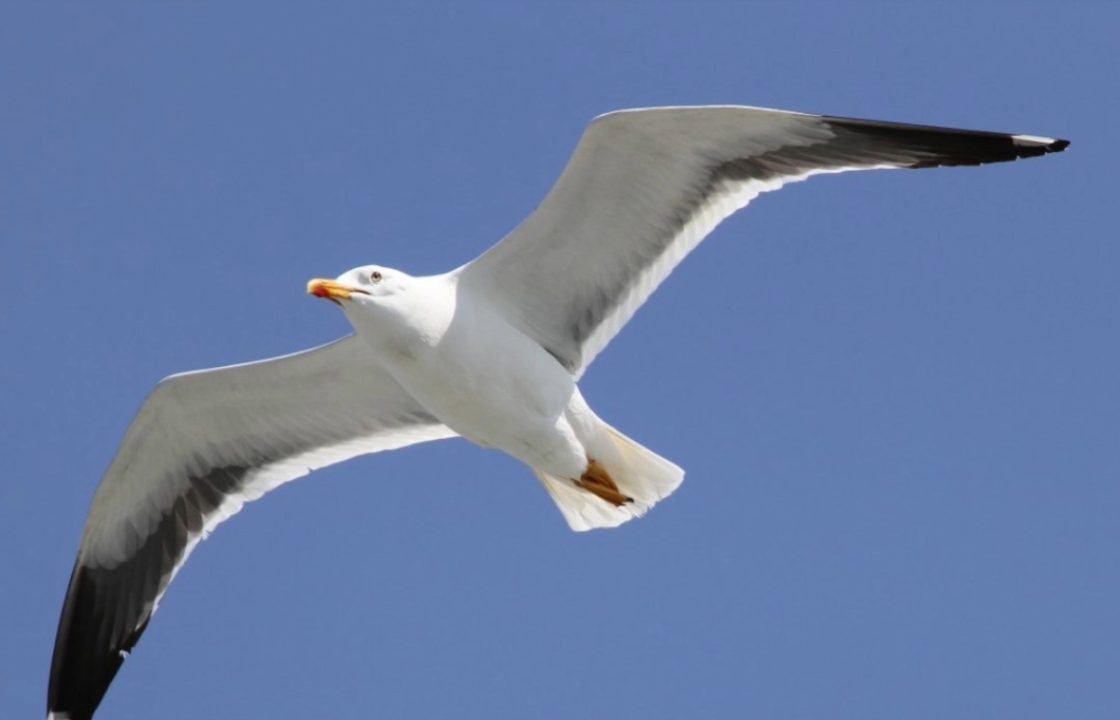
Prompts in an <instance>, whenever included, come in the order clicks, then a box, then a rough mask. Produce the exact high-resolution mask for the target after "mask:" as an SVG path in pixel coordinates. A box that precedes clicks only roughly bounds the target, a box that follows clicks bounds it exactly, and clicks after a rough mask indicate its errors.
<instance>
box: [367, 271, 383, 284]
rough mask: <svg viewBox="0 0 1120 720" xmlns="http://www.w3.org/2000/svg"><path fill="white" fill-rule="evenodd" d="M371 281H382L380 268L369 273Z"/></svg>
mask: <svg viewBox="0 0 1120 720" xmlns="http://www.w3.org/2000/svg"><path fill="white" fill-rule="evenodd" d="M369 281H370V282H371V283H379V282H381V271H380V270H374V271H373V272H371V273H370V274H369Z"/></svg>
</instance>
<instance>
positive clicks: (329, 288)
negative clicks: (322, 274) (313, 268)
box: [307, 278, 369, 302]
mask: <svg viewBox="0 0 1120 720" xmlns="http://www.w3.org/2000/svg"><path fill="white" fill-rule="evenodd" d="M354 293H361V294H362V295H368V294H369V293H367V292H366V291H365V290H360V289H358V288H354V287H350V286H349V285H343V284H341V283H336V282H335V281H334V280H324V279H323V278H315V279H314V280H312V281H311V282H309V283H307V294H308V295H314V296H315V297H321V298H326V299H327V300H334V301H335V302H338V301H339V300H349V299H350V296H351V295H353V294H354Z"/></svg>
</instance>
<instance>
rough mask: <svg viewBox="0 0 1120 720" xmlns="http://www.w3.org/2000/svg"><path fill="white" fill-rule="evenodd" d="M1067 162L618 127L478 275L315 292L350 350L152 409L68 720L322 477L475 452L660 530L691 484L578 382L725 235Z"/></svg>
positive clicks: (80, 648) (606, 119)
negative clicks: (991, 169) (779, 210)
mask: <svg viewBox="0 0 1120 720" xmlns="http://www.w3.org/2000/svg"><path fill="white" fill-rule="evenodd" d="M1068 145H1069V142H1068V141H1066V140H1059V139H1054V138H1049V137H1041V136H1036V135H1015V134H1006V133H994V132H981V131H973V130H958V129H952V128H943V127H935V126H927V125H913V124H903V123H894V122H882V121H874V120H861V119H856V118H847V117H839V116H831V115H814V114H807V113H800V112H792V111H784V110H772V109H766V108H757V107H748V106H736V105H724V106H698V107H656V108H641V109H632V110H619V111H615V112H611V113H607V114H605V115H600V116H599V117H597V118H595V119H593V120H592V121H591V123H590V124H589V125H588V127H587V128H586V130H585V131H584V133H583V135H582V137H581V139H580V140H579V142H578V144H577V146H576V148H575V151H574V153H573V154H572V156H571V158H570V159H569V161H568V163H567V165H566V167H565V168H564V170H563V172H562V173H561V175H560V177H559V178H558V180H557V181H556V182H555V184H554V185H553V187H552V188H551V190H550V191H549V192H548V194H547V195H546V197H545V198H544V200H543V201H542V203H541V204H540V205H539V206H538V207H537V208H536V209H535V210H534V211H533V212H532V213H531V214H530V215H529V217H528V218H526V219H525V220H524V221H523V222H522V223H521V224H520V225H518V226H517V227H516V228H515V229H514V230H513V231H512V232H510V233H509V234H508V235H507V236H506V237H505V238H503V239H502V240H501V241H500V242H498V243H497V244H496V245H494V246H493V247H491V248H489V249H488V250H486V251H485V252H483V253H482V254H481V255H480V256H478V257H477V258H475V259H474V260H472V261H471V262H468V263H467V264H465V265H462V266H460V267H458V268H456V269H453V270H451V271H449V272H445V273H442V274H437V275H430V276H413V275H409V274H407V273H406V272H403V271H401V270H396V269H392V268H388V267H383V266H379V265H363V266H360V267H356V268H354V269H351V270H348V271H346V272H344V273H342V274H341V275H339V276H337V277H335V278H334V279H325V278H319V279H313V280H311V281H310V282H309V283H308V286H307V292H308V293H310V295H312V296H314V297H317V298H322V299H324V300H328V301H330V302H333V303H334V304H336V305H337V306H339V308H341V310H342V312H343V313H344V314H345V316H346V318H347V320H348V321H349V322H350V324H351V326H352V328H353V330H354V333H353V334H350V335H348V336H346V337H343V338H341V339H339V340H336V341H335V342H332V343H329V344H327V345H323V346H321V347H317V348H313V349H310V350H305V351H302V352H297V353H294V354H291V355H285V356H282V357H276V358H271V359H266V360H261V361H257V362H250V363H246V364H240V365H232V366H228V367H221V368H215V369H209V370H200V371H195V372H187V373H182V374H177V375H171V376H170V377H167V378H166V379H164V380H162V381H161V382H160V383H159V384H158V385H157V386H156V387H155V389H154V390H152V392H151V393H150V394H149V395H148V397H147V398H146V399H145V400H144V402H143V404H142V405H141V407H140V409H139V411H138V412H137V414H136V416H135V418H134V419H133V421H132V423H131V425H130V427H129V428H128V431H127V433H126V434H125V437H124V439H123V441H122V442H121V445H120V447H119V449H118V451H117V453H116V455H115V456H114V458H113V460H112V462H111V464H110V466H109V468H108V470H107V471H106V472H105V474H104V476H103V477H102V480H101V483H100V485H99V486H98V487H97V490H96V492H95V494H94V498H93V502H92V505H91V508H90V511H89V514H88V517H87V520H86V523H85V528H84V530H83V532H82V536H81V542H80V546H79V549H78V553H77V558H76V560H75V563H74V566H73V569H72V572H71V576H70V581H69V585H68V587H67V590H66V595H65V600H64V603H63V608H62V613H61V617H60V620H59V625H58V632H57V635H56V640H55V646H54V654H53V657H52V662H51V670H50V678H49V685H48V693H47V695H48V696H47V717H48V719H52V718H53V719H55V720H62V719H63V718H66V719H68V720H86V719H88V718H91V717H92V716H93V714H94V712H95V710H96V709H97V707H98V705H99V703H100V702H101V700H102V698H103V696H104V695H105V693H106V691H107V690H108V688H109V686H110V684H111V682H112V680H113V678H114V677H115V676H116V674H117V672H118V670H119V669H120V667H121V666H122V663H123V662H124V660H125V658H126V657H127V656H128V655H129V653H130V652H131V651H132V649H133V647H134V645H135V644H136V642H137V640H138V639H139V638H140V636H141V634H142V633H143V632H144V629H145V628H146V627H147V625H148V623H149V621H150V620H151V618H152V615H153V614H154V613H155V612H156V609H157V608H158V607H159V604H160V601H161V600H162V598H163V597H164V593H166V591H167V589H168V586H169V585H170V584H171V581H172V580H173V579H174V577H175V575H176V573H178V572H179V570H180V568H181V567H182V566H183V563H184V562H185V561H186V560H187V558H188V557H189V556H190V554H191V551H192V550H193V549H194V548H195V547H196V545H197V544H198V542H199V541H201V540H202V539H204V538H206V537H207V535H209V534H210V532H211V531H213V530H214V528H215V527H216V526H217V525H218V524H219V523H221V522H223V521H224V520H226V519H228V518H229V517H231V516H232V515H234V514H235V513H237V512H238V511H239V510H240V509H241V508H242V506H243V505H244V504H245V503H247V502H249V501H252V500H255V499H257V498H259V497H261V496H262V495H263V494H265V493H267V492H269V491H270V490H273V489H275V488H276V487H278V486H280V485H281V484H283V483H286V482H288V481H291V480H294V479H296V478H300V477H303V476H305V475H307V474H308V473H309V472H311V471H313V470H316V469H318V468H322V467H325V466H328V465H331V464H334V463H338V462H342V461H344V460H347V459H350V458H353V457H356V456H359V455H365V454H369V453H376V452H382V451H386V450H392V449H395V448H400V447H404V446H407V445H412V444H415V443H422V442H428V441H434V440H439V439H444V438H451V437H455V436H460V437H463V438H466V439H467V440H469V441H471V442H473V443H475V444H477V445H479V446H482V447H486V448H497V449H499V450H502V451H504V452H506V453H508V454H509V455H511V456H513V457H514V458H516V459H518V460H520V461H521V462H523V463H524V464H525V465H527V466H528V467H529V468H530V469H531V470H532V472H533V473H534V474H535V475H536V477H537V478H538V479H539V480H540V482H541V483H542V485H543V486H544V488H545V490H546V491H547V492H548V494H549V495H550V496H551V498H552V500H553V501H555V503H556V505H557V507H558V508H559V510H560V513H561V514H562V516H563V518H564V519H565V520H566V521H567V523H568V525H569V526H570V527H571V529H572V530H576V531H584V530H590V529H594V528H608V527H615V526H618V525H620V524H622V523H624V522H626V521H628V520H631V519H633V518H636V517H639V516H641V515H643V514H645V513H646V512H647V511H648V510H650V508H652V507H653V506H654V505H655V504H656V503H658V502H659V501H661V500H663V499H665V498H666V497H667V496H669V495H670V494H671V493H673V491H674V490H676V489H677V487H678V486H680V484H681V482H682V480H683V478H684V471H683V470H682V469H681V468H680V467H678V466H677V465H676V464H674V463H673V462H671V461H669V460H666V459H664V458H663V457H661V456H660V455H658V454H656V453H654V452H653V451H651V450H649V449H647V448H645V447H643V446H642V445H640V444H639V443H637V442H636V441H634V440H631V439H630V438H628V437H627V436H626V435H624V434H623V433H621V432H620V431H618V430H616V429H615V428H613V427H612V426H610V425H609V424H607V423H606V422H605V421H604V420H602V419H601V418H599V416H598V415H596V413H595V412H594V410H592V408H591V407H590V405H589V404H588V402H587V401H586V400H585V399H584V397H583V395H582V394H581V392H580V388H579V380H580V378H581V376H582V375H583V373H584V371H585V370H586V369H587V368H588V366H589V365H590V364H591V363H592V361H593V360H594V359H595V357H596V356H597V355H598V354H599V353H600V352H601V351H602V350H603V349H604V348H605V347H606V345H607V344H608V343H609V342H610V341H611V339H612V338H613V337H614V336H615V335H616V334H617V333H618V332H619V331H620V330H621V329H622V327H623V326H624V325H625V324H626V323H627V321H629V320H630V318H631V317H632V316H633V314H634V313H635V311H636V310H637V309H638V308H639V307H640V306H641V305H642V304H643V303H644V302H645V300H646V299H647V298H648V297H649V296H650V294H651V293H652V292H653V291H654V290H655V289H656V288H657V287H658V286H659V285H660V284H661V282H662V281H664V280H665V278H666V277H667V276H668V275H669V274H670V273H671V272H672V271H673V269H674V268H676V266H677V265H678V264H679V263H680V262H681V261H682V260H683V259H684V258H685V256H686V255H688V254H689V252H691V251H692V250H693V249H694V248H695V247H696V246H697V245H698V244H699V243H700V241H701V240H703V239H704V237H705V236H707V235H708V234H709V233H710V232H711V231H712V230H713V229H714V228H715V227H716V226H717V225H718V224H719V223H720V222H721V221H723V220H724V219H725V218H727V217H728V216H730V215H731V214H732V213H734V212H736V211H737V210H739V209H741V208H743V207H744V206H746V205H747V204H748V203H749V202H751V201H752V200H753V199H754V198H755V197H757V196H758V195H760V194H761V193H764V192H768V191H772V190H777V189H779V188H781V187H782V186H783V185H786V184H789V183H793V182H797V181H800V180H805V179H806V178H809V177H811V176H813V175H821V174H827V173H840V172H846V171H849V170H872V169H893V168H911V169H913V168H931V167H939V166H959V165H982V164H986V163H995V162H1003V161H1010V160H1016V159H1020V158H1030V157H1036V156H1041V155H1045V154H1048V153H1054V152H1060V151H1062V150H1064V149H1065V148H1066V147H1067V146H1068Z"/></svg>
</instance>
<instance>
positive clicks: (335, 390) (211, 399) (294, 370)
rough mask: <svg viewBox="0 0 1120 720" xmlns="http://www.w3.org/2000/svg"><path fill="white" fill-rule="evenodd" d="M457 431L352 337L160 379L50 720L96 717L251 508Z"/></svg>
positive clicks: (68, 627) (99, 503)
mask: <svg viewBox="0 0 1120 720" xmlns="http://www.w3.org/2000/svg"><path fill="white" fill-rule="evenodd" d="M454 434H455V433H454V432H452V431H451V430H450V429H449V428H447V427H446V426H444V425H442V424H440V423H439V422H438V421H436V419H435V418H433V417H432V416H430V415H429V414H428V413H427V412H426V411H424V410H423V409H422V408H421V407H420V406H419V405H418V404H417V403H416V402H415V401H414V400H413V399H412V398H411V397H409V395H408V394H407V393H406V392H405V391H404V390H403V389H402V388H401V387H400V386H399V385H398V384H397V383H396V381H394V380H393V379H392V377H390V376H389V375H388V373H386V372H385V371H384V370H383V369H381V368H380V367H379V366H378V364H377V362H376V361H375V360H374V359H373V358H372V356H371V353H370V351H369V350H368V348H366V346H365V344H364V342H363V341H362V340H360V339H359V338H358V337H357V336H354V335H351V336H349V337H346V338H343V339H341V340H338V341H336V342H334V343H330V344H328V345H324V346H322V347H319V348H315V349H312V350H307V351H304V352H300V353H296V354H293V355H287V356H284V357H279V358H273V359H270V360H263V361H260V362H255V363H248V364H245V365H235V366H231V367H225V368H218V369H214V370H203V371H198V372H192V373H185V374H182V375H174V376H172V377H169V378H167V379H166V380H164V381H162V382H161V383H160V384H159V385H158V386H157V387H156V389H155V390H154V391H152V393H151V395H149V396H148V398H147V400H146V401H145V402H144V404H143V406H142V407H141V408H140V411H139V413H137V415H136V418H135V419H134V420H133V422H132V425H131V426H130V427H129V429H128V433H127V434H126V435H125V438H124V441H123V442H122V443H121V447H120V449H119V450H118V451H117V454H116V457H115V458H114V459H113V462H112V464H111V465H110V467H109V470H108V471H107V472H106V474H105V476H104V478H103V479H102V481H101V485H100V486H99V487H98V489H97V493H96V495H95V497H94V501H93V506H92V508H91V509H90V513H89V518H88V519H87V521H86V528H85V532H84V534H83V536H82V542H81V547H80V548H79V550H78V558H77V561H76V562H75V564H74V570H73V574H72V575H71V577H70V586H69V589H68V590H67V593H66V601H65V604H64V606H63V609H62V618H61V620H60V621H59V627H58V635H57V637H56V639H55V647H54V658H53V660H52V664H51V675H50V687H49V690H48V698H47V712H48V716H49V717H53V718H69V719H70V720H78V719H80V718H89V717H90V716H91V715H92V714H93V711H94V709H96V707H97V705H98V703H99V702H100V701H101V698H102V696H103V695H104V694H105V691H106V690H107V689H108V686H109V683H110V682H112V679H113V677H114V675H116V673H117V670H118V669H119V668H120V665H121V663H122V662H123V660H124V657H125V656H126V655H127V653H128V651H129V650H131V648H132V646H133V645H134V644H135V643H136V641H137V639H138V638H139V637H140V634H141V633H142V632H143V631H144V628H145V627H146V626H147V624H148V621H149V619H150V618H151V615H152V613H154V612H155V610H156V607H157V606H158V605H159V601H160V599H161V598H162V597H163V594H164V592H165V591H166V590H167V586H168V584H169V583H170V582H171V580H172V578H173V577H174V576H175V573H176V572H177V571H178V570H179V568H180V567H181V566H182V564H183V563H184V562H185V561H186V559H187V556H188V555H189V554H190V552H191V550H192V549H193V548H194V547H195V545H196V544H197V543H198V541H199V540H201V539H203V538H205V537H206V535H207V534H208V533H209V532H210V531H211V530H213V529H214V527H215V526H216V525H218V523H220V522H222V521H223V520H225V519H227V518H228V517H230V516H231V515H233V514H234V513H236V512H237V511H238V510H240V509H241V506H242V505H244V504H245V503H246V502H249V501H250V500H255V499H256V498H258V497H260V496H261V495H263V494H264V493H266V492H268V491H269V490H271V489H273V488H275V487H277V486H278V485H281V484H282V483H285V482H288V481H289V480H294V479H295V478H298V477H302V476H303V475H306V474H307V473H309V472H311V471H312V470H314V469H316V468H320V467H324V466H326V465H330V464H332V463H336V462H341V461H342V460H346V459H348V458H351V457H355V456H357V455H362V454H365V453H372V452H378V451H380V450H390V449H393V448H398V447H402V446H405V445H410V444H413V443H418V442H423V441H426V440H436V439H439V438H446V437H451V436H453V435H454Z"/></svg>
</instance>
